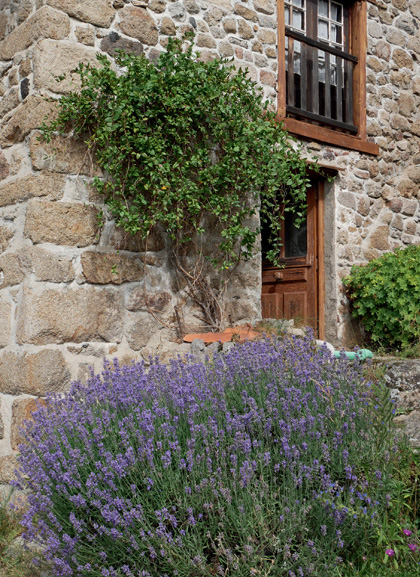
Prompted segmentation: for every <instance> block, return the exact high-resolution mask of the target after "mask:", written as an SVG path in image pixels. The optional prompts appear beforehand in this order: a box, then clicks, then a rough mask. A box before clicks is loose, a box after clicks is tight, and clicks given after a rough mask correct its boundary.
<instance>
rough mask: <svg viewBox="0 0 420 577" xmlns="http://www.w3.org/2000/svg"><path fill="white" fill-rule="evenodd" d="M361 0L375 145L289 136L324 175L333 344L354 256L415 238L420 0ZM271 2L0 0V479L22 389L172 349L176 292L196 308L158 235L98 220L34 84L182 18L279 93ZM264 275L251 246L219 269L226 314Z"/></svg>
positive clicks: (70, 149)
mask: <svg viewBox="0 0 420 577" xmlns="http://www.w3.org/2000/svg"><path fill="white" fill-rule="evenodd" d="M287 3H288V4H291V3H290V2H287V0H286V4H287ZM358 3H359V4H360V5H366V6H367V31H368V33H367V59H366V95H367V102H366V118H367V134H366V142H368V143H371V144H372V146H373V145H374V144H376V145H377V147H378V148H377V152H374V153H372V150H373V147H372V146H371V147H370V149H369V146H368V149H369V150H370V151H369V152H366V151H363V150H360V149H359V150H358V149H357V147H356V148H355V147H353V148H352V147H351V146H350V147H349V146H340V145H338V144H337V143H335V144H334V143H333V142H334V139H333V142H328V138H327V139H325V138H324V139H323V138H322V137H321V138H318V137H317V136H316V135H315V138H312V137H310V136H309V137H305V136H302V135H300V136H299V138H300V140H301V141H302V143H303V144H304V147H305V149H306V151H307V154H308V157H311V158H312V157H313V156H317V157H318V158H319V160H320V162H321V164H323V165H326V166H330V167H331V171H332V173H333V174H334V175H335V178H334V180H333V181H332V182H330V183H327V182H325V186H324V205H323V206H324V209H323V215H322V222H321V223H319V224H320V225H321V227H323V235H322V238H323V239H324V240H323V241H322V242H323V247H322V250H323V265H322V267H323V275H322V287H321V289H322V290H321V293H322V294H324V295H325V296H324V302H323V305H324V306H323V309H322V311H321V314H322V316H323V323H324V326H325V330H324V335H325V337H326V338H327V339H329V340H331V341H333V342H335V343H340V342H341V343H342V342H345V340H347V341H349V340H350V341H351V338H352V332H351V331H352V325H351V323H350V322H349V313H348V307H347V302H346V299H345V296H344V293H343V290H342V287H341V279H342V278H343V276H345V275H346V274H347V273H348V272H349V270H350V268H351V266H352V265H353V264H355V263H365V262H367V261H369V260H370V259H372V258H374V257H377V256H379V255H380V254H382V253H383V252H385V251H389V250H392V249H394V248H395V247H397V246H403V245H409V244H413V243H417V242H418V241H419V238H420V224H419V219H420V212H419V204H418V191H419V183H420V150H419V143H420V75H419V58H420V0H410V1H408V0H375V1H373V0H372V1H371V2H366V0H359V2H358ZM301 4H302V2H300V1H299V2H297V3H296V5H301ZM283 5H284V2H283V1H280V0H279V2H278V3H276V2H275V0H250V1H249V2H240V1H238V0H211V1H205V0H179V1H176V2H173V1H171V0H2V2H1V5H0V147H1V148H0V397H1V413H0V414H1V421H0V454H1V455H2V457H1V461H0V482H1V481H2V480H3V481H5V480H7V478H8V475H9V472H8V471H9V469H10V467H11V466H12V465H13V459H14V457H13V455H14V452H15V451H16V450H17V447H18V443H19V433H18V428H17V427H18V424H19V423H20V422H21V420H22V418H23V417H25V416H26V415H28V414H30V412H31V410H32V409H33V408H34V402H35V401H34V398H35V397H38V396H43V395H45V393H46V392H47V391H61V390H65V389H66V387H67V386H68V385H69V383H70V381H71V380H72V379H76V378H84V376H85V375H86V372H87V370H88V367H89V366H94V367H95V369H97V370H99V369H100V367H101V364H102V359H103V358H104V357H109V358H112V357H119V358H121V359H123V360H124V359H131V358H144V359H146V360H147V358H148V356H149V355H150V354H155V353H156V352H157V351H160V352H163V354H164V355H165V354H167V353H168V352H169V348H171V350H173V348H174V345H171V347H169V346H168V342H171V341H172V342H174V341H176V338H177V333H176V330H175V328H174V327H175V319H174V305H178V306H181V307H182V306H183V305H185V310H184V314H185V319H186V321H185V322H186V325H187V327H188V326H190V327H193V328H194V329H195V330H197V328H199V326H198V324H197V317H196V316H194V313H196V312H197V311H194V310H193V309H191V307H188V303H185V299H184V296H183V295H182V291H181V292H180V291H179V290H178V289H177V287H176V282H175V280H174V274H173V271H172V270H171V268H170V266H169V264H168V259H167V239H166V238H165V235H164V234H163V233H160V234H159V233H157V234H155V235H154V237H153V239H152V242H151V243H149V245H148V247H147V248H148V251H147V252H145V247H144V245H143V243H142V242H141V240H139V239H137V238H135V237H130V238H127V237H126V236H125V235H124V234H123V233H122V232H121V231H120V230H118V229H116V228H115V225H114V224H113V222H112V220H110V219H107V220H106V222H105V225H104V227H103V228H101V229H99V228H98V212H99V211H100V210H101V209H102V208H103V207H102V206H101V201H100V199H98V198H97V197H96V196H95V192H94V190H93V189H92V187H91V186H90V182H91V177H92V175H93V174H95V171H96V172H97V171H98V169H97V168H96V167H95V166H92V165H91V163H90V161H89V158H88V156H87V154H86V150H85V149H84V148H83V147H82V146H81V145H77V146H76V145H75V144H74V142H72V140H71V139H68V138H63V137H57V138H56V140H55V141H54V142H52V143H51V144H49V145H47V144H46V143H45V142H43V141H42V140H40V139H39V131H38V130H37V129H38V128H39V126H40V123H41V122H42V120H43V119H44V117H45V116H46V115H49V116H50V117H52V116H53V115H54V110H55V109H54V105H53V104H51V103H50V102H47V101H46V100H45V96H54V97H59V96H60V95H62V94H66V93H68V92H69V91H70V90H73V89H74V88H75V87H77V84H76V83H77V78H76V77H75V75H74V74H73V73H72V70H73V69H74V68H75V67H76V66H77V64H78V63H79V62H81V61H83V62H91V63H95V62H96V60H95V54H96V53H97V52H103V53H106V54H108V55H109V56H110V57H112V56H113V55H114V54H115V51H116V50H118V49H124V50H126V51H131V52H134V53H136V54H144V55H145V56H146V57H148V58H150V59H155V58H156V57H157V56H158V54H159V52H160V51H162V50H164V49H165V46H166V45H167V42H168V38H169V37H171V36H174V35H181V34H182V33H183V32H184V31H185V30H187V29H189V28H192V29H194V30H195V32H196V37H195V42H196V46H197V49H198V50H199V51H200V53H201V58H203V59H210V58H215V57H228V58H232V59H233V61H234V63H235V65H236V66H237V67H241V68H246V69H247V70H248V74H249V75H250V76H251V78H252V79H253V80H255V81H256V82H257V83H258V84H259V85H260V86H261V87H262V89H263V90H264V95H265V97H266V98H267V99H270V100H271V101H272V104H273V106H276V102H277V92H278V89H279V86H278V83H277V80H278V70H279V68H281V67H282V62H281V59H282V58H284V55H281V54H279V51H278V45H281V42H280V38H279V36H280V35H282V34H283V33H282V30H281V27H280V26H278V23H279V14H280V13H281V14H283V12H282V11H283V10H284V6H283ZM283 44H284V38H283ZM283 68H284V67H283ZM63 74H66V76H65V78H64V79H60V78H59V77H61V75H63ZM362 148H363V147H362ZM115 271H117V274H115ZM276 278H277V277H276ZM261 284H262V274H261V255H260V254H257V255H256V256H255V258H254V259H253V260H252V261H250V262H249V263H247V264H245V265H242V267H241V268H240V269H239V270H238V271H237V272H236V273H235V276H234V278H233V279H232V282H231V285H230V292H229V303H230V304H229V303H228V307H230V309H229V310H230V313H229V314H230V317H229V319H230V321H231V322H232V323H243V322H248V321H251V322H252V321H254V320H256V319H259V318H260V317H261V304H260V303H261ZM145 295H147V299H146V300H147V302H146V300H145ZM320 298H321V297H320ZM183 299H184V300H183ZM150 303H152V307H150ZM150 308H152V310H153V311H154V314H150ZM319 310H321V309H319ZM185 347H186V345H183V344H179V345H178V349H177V350H178V351H179V352H181V353H182V352H184V351H185Z"/></svg>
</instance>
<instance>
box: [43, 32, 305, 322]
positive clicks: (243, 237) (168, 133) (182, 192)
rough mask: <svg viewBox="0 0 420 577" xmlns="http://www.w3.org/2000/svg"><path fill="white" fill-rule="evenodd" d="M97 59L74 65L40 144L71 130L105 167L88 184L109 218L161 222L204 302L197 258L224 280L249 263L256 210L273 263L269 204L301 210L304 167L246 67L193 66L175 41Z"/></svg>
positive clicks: (139, 224)
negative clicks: (154, 53)
mask: <svg viewBox="0 0 420 577" xmlns="http://www.w3.org/2000/svg"><path fill="white" fill-rule="evenodd" d="M98 60H99V61H100V63H101V67H99V68H95V67H92V66H89V65H87V66H84V65H82V64H81V65H80V66H79V69H78V74H79V75H80V77H81V82H82V88H81V90H80V91H79V92H73V93H71V94H69V95H66V96H64V97H63V98H62V99H61V101H60V106H59V114H58V117H57V119H56V120H54V121H53V122H50V123H49V124H48V125H44V127H43V128H44V137H45V138H46V139H47V140H48V139H50V138H51V135H52V133H54V132H56V131H58V132H60V133H68V132H69V131H73V134H74V136H75V137H77V138H82V139H83V140H85V142H87V144H88V146H89V149H90V151H91V152H92V154H93V156H94V158H95V161H96V162H97V163H98V165H99V166H100V167H101V168H102V169H104V170H105V171H106V174H107V178H106V179H101V178H98V177H96V178H95V180H94V184H95V186H96V188H97V190H98V191H99V192H100V193H101V194H102V195H103V196H104V198H105V202H106V204H107V205H108V207H109V209H110V211H111V213H112V215H113V216H114V218H115V220H116V223H117V224H118V225H120V226H122V227H123V228H124V229H125V230H126V231H127V232H129V233H141V235H142V236H143V237H144V238H145V239H147V237H148V236H149V234H150V233H151V232H152V231H153V229H154V228H155V227H156V226H157V225H162V226H163V227H164V229H165V230H166V231H167V232H168V234H169V236H170V238H171V241H172V258H173V260H174V263H175V265H176V266H177V268H178V270H180V271H181V272H182V273H183V275H184V277H185V278H186V280H187V282H189V286H190V288H191V289H192V290H199V291H200V290H204V292H206V290H207V292H208V293H210V292H212V291H213V292H214V294H215V295H216V300H217V294H218V291H217V289H215V288H214V287H215V285H214V281H213V283H211V282H210V281H206V280H205V279H206V275H207V274H208V270H209V269H208V267H207V263H211V265H213V267H216V269H217V270H218V271H219V278H225V277H226V275H227V274H228V273H229V271H230V270H231V269H232V267H233V266H234V265H235V264H236V263H238V262H239V261H240V260H241V259H248V258H250V257H251V256H252V254H253V251H254V247H255V244H256V241H257V239H258V234H259V228H258V226H257V225H256V224H255V222H258V220H256V219H255V218H254V217H255V216H257V215H258V213H259V212H260V214H261V218H262V219H263V220H266V221H268V222H269V223H270V225H271V230H272V237H273V238H272V245H271V246H272V250H271V251H270V253H269V254H268V258H269V259H271V260H272V261H273V262H275V261H276V258H277V255H278V248H279V242H280V240H279V235H278V231H279V229H280V227H281V220H282V214H281V212H280V209H279V202H283V203H285V204H286V205H287V207H289V208H292V207H293V209H294V210H297V211H298V212H299V213H301V212H302V211H304V207H305V202H306V189H307V187H308V184H309V182H308V178H307V163H306V162H305V160H303V159H302V155H301V152H300V149H299V147H298V146H297V144H296V142H292V141H291V139H290V137H289V136H288V135H287V133H286V132H285V131H284V130H283V129H282V127H281V125H280V124H279V123H278V122H277V121H276V118H275V114H274V113H273V112H271V111H270V110H269V109H268V106H267V104H266V103H264V102H263V97H262V93H261V91H259V90H258V89H257V87H256V84H255V83H254V82H252V81H251V80H250V79H249V78H248V77H247V75H246V72H244V71H241V70H236V68H235V67H234V66H233V65H228V63H227V62H226V61H224V60H212V61H209V62H202V61H200V60H199V59H198V58H197V54H195V53H194V52H193V49H192V44H191V42H190V41H187V40H185V41H184V42H182V41H180V40H172V39H171V40H169V44H168V49H167V52H165V53H162V54H161V55H160V56H159V58H158V59H157V61H155V62H151V61H149V60H147V59H146V58H145V57H144V56H140V57H139V56H134V55H128V54H124V53H119V55H118V56H117V57H116V64H117V69H115V67H114V66H113V65H112V64H111V63H110V62H109V61H108V59H107V57H106V56H103V55H102V56H100V55H98ZM286 191H289V194H288V195H287V197H286ZM209 230H211V238H212V242H210V243H209V242H208V238H209V234H208V233H209ZM203 239H204V242H205V244H206V246H205V250H204V249H203ZM204 254H205V255H206V258H205V259H204V258H203V256H204ZM197 262H198V263H199V264H197ZM206 282H207V285H206ZM200 283H201V285H200ZM222 285H223V283H222ZM222 285H220V286H222ZM200 287H201V288H200ZM206 287H207V288H206ZM211 287H212V288H211ZM193 296H194V295H193ZM195 296H196V297H197V299H198V300H200V295H199V294H196V295H195ZM207 296H208V295H207ZM201 298H203V295H201ZM216 308H217V307H216ZM211 309H212V307H211V306H210V308H209V311H210V313H211ZM213 309H215V303H213ZM213 313H214V315H215V318H214V319H213V320H214V322H215V324H217V318H216V317H217V316H218V315H219V316H220V312H219V313H217V312H215V310H213ZM210 316H211V315H210ZM219 321H220V319H219Z"/></svg>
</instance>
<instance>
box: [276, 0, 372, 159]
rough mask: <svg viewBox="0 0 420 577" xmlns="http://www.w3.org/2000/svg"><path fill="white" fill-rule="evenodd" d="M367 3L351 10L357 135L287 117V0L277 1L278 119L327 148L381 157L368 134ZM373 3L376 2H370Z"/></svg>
mask: <svg viewBox="0 0 420 577" xmlns="http://www.w3.org/2000/svg"><path fill="white" fill-rule="evenodd" d="M367 1H368V0H356V1H355V2H354V3H353V4H352V5H351V7H350V52H351V54H353V55H354V56H356V57H357V59H358V62H357V64H356V65H355V67H354V73H353V118H354V124H355V125H356V126H357V127H358V133H357V134H356V135H351V134H345V133H344V132H340V131H338V130H333V129H331V128H327V127H324V126H318V125H315V124H310V123H308V122H305V121H303V120H298V119H297V118H289V117H287V116H286V60H285V50H286V46H285V37H286V36H285V20H284V0H277V14H278V17H277V22H278V90H277V111H278V112H277V115H278V119H279V120H280V121H282V122H283V124H284V127H285V128H286V129H287V130H288V131H289V132H290V133H291V134H294V135H297V136H302V137H304V138H308V139H310V140H316V141H319V142H325V143H327V144H331V145H335V146H340V147H342V148H348V149H350V150H358V151H359V152H365V153H367V154H372V155H378V154H379V146H378V145H377V144H376V143H374V142H370V141H368V140H367V130H366V51H367ZM370 1H372V0H370Z"/></svg>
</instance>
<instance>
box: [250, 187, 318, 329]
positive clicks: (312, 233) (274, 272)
mask: <svg viewBox="0 0 420 577" xmlns="http://www.w3.org/2000/svg"><path fill="white" fill-rule="evenodd" d="M320 192H322V191H320V186H319V185H318V184H314V185H313V186H312V187H311V188H309V189H308V201H307V202H308V208H307V212H306V218H305V220H304V221H303V222H302V223H301V225H300V227H299V228H296V226H294V221H295V216H294V215H293V213H290V212H285V214H284V216H285V219H284V224H283V230H282V243H283V244H282V248H281V255H280V257H281V258H280V261H281V267H276V266H273V265H272V264H270V263H269V262H267V261H266V260H265V259H264V246H266V242H265V239H264V230H263V231H262V237H263V238H262V245H263V269H262V298H261V303H262V317H263V318H277V319H280V318H285V319H294V320H295V323H296V324H299V325H302V326H311V327H313V328H314V329H315V331H316V333H317V334H320V336H321V337H322V333H323V330H322V328H321V326H320V323H319V319H320V314H319V291H318V284H319V278H318V276H319V275H318V272H319V271H318V264H319V260H320V259H319V254H318V253H319V251H318V243H319V239H320V237H321V236H322V235H320V231H319V230H318V229H319V226H320V225H321V220H320V218H319V217H320V214H319V203H318V195H319V194H320ZM319 329H321V330H319Z"/></svg>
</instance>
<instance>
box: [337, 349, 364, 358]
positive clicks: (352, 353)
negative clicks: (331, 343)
mask: <svg viewBox="0 0 420 577" xmlns="http://www.w3.org/2000/svg"><path fill="white" fill-rule="evenodd" d="M343 353H344V354H345V355H346V357H347V358H348V359H349V360H350V361H354V360H355V359H356V358H358V359H360V360H361V361H364V360H365V359H371V358H373V353H372V351H369V350H368V349H360V350H359V351H357V352H355V351H334V356H335V357H337V358H339V357H340V356H341V355H342V354H343Z"/></svg>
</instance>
